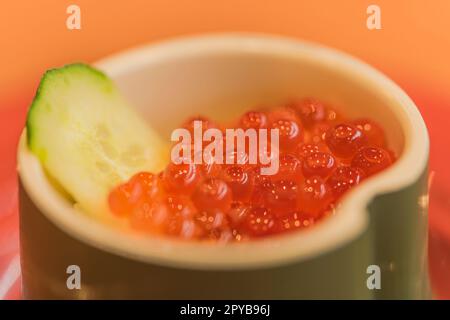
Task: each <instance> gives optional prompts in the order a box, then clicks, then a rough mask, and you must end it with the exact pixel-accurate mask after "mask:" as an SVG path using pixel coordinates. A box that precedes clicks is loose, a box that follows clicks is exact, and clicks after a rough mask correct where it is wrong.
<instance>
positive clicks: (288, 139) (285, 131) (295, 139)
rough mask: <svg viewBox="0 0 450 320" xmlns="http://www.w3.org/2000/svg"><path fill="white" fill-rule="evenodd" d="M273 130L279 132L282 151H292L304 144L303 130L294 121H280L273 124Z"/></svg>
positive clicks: (271, 126)
mask: <svg viewBox="0 0 450 320" xmlns="http://www.w3.org/2000/svg"><path fill="white" fill-rule="evenodd" d="M270 128H271V129H278V130H279V137H280V140H279V142H280V150H282V151H291V150H293V149H295V147H296V146H297V145H298V144H299V143H301V142H302V128H301V127H300V124H299V123H298V122H297V121H295V120H292V119H278V120H275V121H274V122H272V123H271V125H270Z"/></svg>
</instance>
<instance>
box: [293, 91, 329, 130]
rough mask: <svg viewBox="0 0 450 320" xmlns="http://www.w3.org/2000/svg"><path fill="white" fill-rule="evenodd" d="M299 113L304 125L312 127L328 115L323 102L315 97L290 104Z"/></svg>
mask: <svg viewBox="0 0 450 320" xmlns="http://www.w3.org/2000/svg"><path fill="white" fill-rule="evenodd" d="M290 106H291V107H292V108H293V109H294V110H295V111H297V114H298V115H299V117H300V119H301V121H302V124H303V126H305V127H306V128H311V127H312V126H313V125H314V124H316V123H318V122H321V121H323V120H324V119H325V117H326V109H325V106H324V105H323V103H322V102H320V101H318V100H315V99H311V98H308V99H304V100H301V101H299V102H294V103H292V104H291V105H290Z"/></svg>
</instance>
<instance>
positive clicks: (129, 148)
mask: <svg viewBox="0 0 450 320" xmlns="http://www.w3.org/2000/svg"><path fill="white" fill-rule="evenodd" d="M26 132H27V143H28V149H29V150H30V151H31V152H32V153H33V154H34V155H35V156H36V157H37V158H38V160H39V161H40V163H41V165H42V167H43V169H44V170H45V173H46V174H47V175H48V176H49V177H50V178H52V179H53V180H54V181H55V182H56V183H58V184H59V185H60V186H61V187H62V189H63V190H64V191H65V192H66V193H67V194H68V195H70V197H71V198H72V199H73V200H74V203H76V204H78V205H79V207H80V208H81V209H82V211H84V212H86V213H88V214H90V215H96V216H102V217H108V215H107V214H105V213H106V212H107V211H109V209H108V204H107V197H108V194H109V191H110V190H111V189H112V188H113V187H114V186H116V185H117V184H119V183H121V182H123V181H126V180H127V179H129V178H130V177H131V176H132V175H133V174H135V173H137V172H140V171H147V172H159V171H161V170H162V169H163V168H164V167H165V165H166V163H167V159H166V157H165V155H166V154H168V152H167V151H168V150H167V147H168V145H166V143H164V142H163V141H162V140H161V138H160V137H159V136H158V134H157V133H156V132H155V131H154V130H153V129H152V128H151V127H149V126H148V124H147V123H146V122H145V120H144V119H143V118H142V117H141V115H139V114H138V112H136V110H134V108H133V107H131V106H130V105H129V104H128V102H127V101H126V100H125V98H124V97H123V96H122V95H121V93H120V91H119V89H118V88H117V87H116V85H115V83H114V82H113V81H112V80H111V79H110V78H109V77H108V76H107V75H105V74H104V73H102V72H101V71H98V70H96V69H94V68H92V67H91V66H89V65H86V64H82V63H76V64H70V65H66V66H64V67H61V68H58V69H51V70H49V71H47V72H46V73H45V74H44V75H43V77H42V79H41V83H40V85H39V87H38V89H37V92H36V95H35V98H34V100H33V102H32V104H31V106H30V108H29V111H28V115H27V120H26Z"/></svg>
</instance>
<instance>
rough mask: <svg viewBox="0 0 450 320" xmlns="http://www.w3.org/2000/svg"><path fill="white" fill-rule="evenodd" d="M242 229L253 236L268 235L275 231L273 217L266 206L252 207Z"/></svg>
mask: <svg viewBox="0 0 450 320" xmlns="http://www.w3.org/2000/svg"><path fill="white" fill-rule="evenodd" d="M242 230H243V232H245V233H248V234H249V235H250V236H253V237H261V236H265V235H269V234H271V233H273V232H274V231H275V217H274V216H273V214H272V213H271V212H270V210H269V209H267V208H264V207H255V208H252V209H251V210H250V212H249V214H248V215H247V216H246V218H245V220H244V222H243V225H242Z"/></svg>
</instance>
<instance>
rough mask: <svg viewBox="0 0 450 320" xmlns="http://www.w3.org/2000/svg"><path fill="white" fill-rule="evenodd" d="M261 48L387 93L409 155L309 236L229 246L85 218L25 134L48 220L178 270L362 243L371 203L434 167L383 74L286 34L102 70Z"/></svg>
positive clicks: (28, 167)
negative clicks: (44, 166)
mask: <svg viewBox="0 0 450 320" xmlns="http://www.w3.org/2000/svg"><path fill="white" fill-rule="evenodd" d="M261 50H264V52H265V53H267V52H269V53H270V54H274V55H281V56H285V57H286V58H287V57H290V58H292V57H297V58H300V57H302V58H303V59H305V58H308V59H313V60H314V61H316V62H320V63H323V64H327V66H328V67H330V68H339V69H342V70H345V72H348V73H350V74H351V75H352V76H355V77H359V78H360V79H361V81H366V82H367V84H368V85H369V84H370V85H371V86H373V89H374V90H375V89H376V90H378V91H379V92H380V93H381V94H385V95H386V97H388V98H389V99H391V100H392V101H393V103H392V105H395V107H394V108H393V111H394V114H395V115H396V117H397V118H398V121H399V123H400V124H401V126H402V131H403V134H404V138H405V142H404V149H403V153H402V155H401V156H400V157H399V159H398V160H397V161H396V162H395V163H394V164H393V165H392V166H391V167H389V168H388V169H387V170H385V171H383V172H381V173H380V174H378V175H377V176H375V177H373V178H371V179H368V180H367V181H365V183H364V184H361V185H360V186H358V188H355V189H353V190H352V191H351V192H349V193H348V194H347V195H346V196H345V197H344V198H343V199H342V201H341V204H340V208H339V214H336V215H334V216H331V217H329V218H327V219H324V221H322V222H321V223H319V224H317V225H316V226H314V227H313V228H310V229H307V230H304V231H302V232H296V233H295V232H294V233H291V234H286V235H281V236H276V237H269V238H266V239H262V240H259V241H249V242H245V243H237V244H234V243H233V244H226V245H222V244H210V243H196V242H186V241H178V240H172V239H160V238H154V237H142V236H138V235H137V234H129V233H125V232H118V231H117V230H114V229H113V228H111V227H110V226H106V225H103V224H102V223H101V222H99V221H95V220H94V219H92V218H90V217H88V216H87V215H84V214H80V212H79V211H78V210H77V209H76V208H74V207H73V206H71V205H70V204H69V203H68V202H67V201H66V200H65V199H64V198H63V197H62V196H61V195H60V194H59V193H58V191H57V190H56V189H55V188H54V187H53V186H52V185H51V183H50V182H49V180H48V179H47V178H46V176H45V173H44V171H43V169H42V167H41V165H40V163H39V161H38V160H37V158H36V157H35V156H34V155H33V154H31V152H30V151H29V150H28V148H27V143H26V132H25V130H26V129H24V131H23V132H22V136H21V139H20V142H19V147H18V173H19V177H20V181H21V183H22V185H23V187H24V190H25V192H26V193H27V194H28V196H29V199H30V200H31V201H33V203H34V204H35V205H36V207H37V208H38V209H39V210H40V212H41V213H42V214H43V215H44V216H45V217H46V218H47V219H49V220H50V221H51V222H53V223H54V224H55V225H57V226H58V227H59V228H60V229H62V230H63V231H64V232H66V233H67V234H69V235H70V236H72V237H73V238H75V239H78V240H80V241H82V242H83V243H85V244H86V245H91V246H94V247H96V248H97V249H100V250H104V251H107V252H109V253H112V254H116V255H119V256H122V257H127V258H130V259H133V260H137V261H141V262H145V263H151V264H157V265H163V266H170V267H177V268H189V269H216V270H227V269H228V270H229V269H249V268H267V267H271V266H276V265H280V264H284V263H289V262H292V261H302V260H305V259H311V258H313V257H316V256H319V255H323V254H325V253H327V252H329V251H331V250H335V249H337V248H339V247H341V246H344V245H346V244H348V243H349V242H351V241H352V240H354V239H356V238H357V237H358V236H360V235H361V234H362V233H363V231H364V230H365V229H366V228H367V227H368V224H369V217H368V213H367V210H366V208H367V205H368V204H369V202H370V201H371V200H372V199H373V198H374V197H375V196H377V195H379V194H384V193H390V192H394V191H396V190H399V189H402V188H404V187H406V186H408V185H411V184H413V183H414V182H415V181H417V180H418V179H419V178H420V176H421V174H422V173H423V172H424V170H426V167H427V163H428V153H429V140H428V133H427V129H426V126H425V123H424V121H423V119H422V117H421V115H420V113H419V111H418V110H417V107H416V106H415V104H414V102H413V101H412V100H411V99H410V98H409V97H408V96H407V95H406V93H405V92H403V90H402V89H401V88H400V87H399V86H397V85H396V84H395V83H394V82H393V81H392V80H390V79H389V78H387V77H386V76H385V75H383V74H382V73H380V72H379V71H377V70H376V69H374V68H372V67H371V66H369V65H367V64H365V63H363V62H361V61H360V60H358V59H356V58H354V57H352V56H350V55H348V54H345V53H342V52H339V51H337V50H335V49H331V48H327V47H325V46H322V45H318V44H313V43H310V42H305V41H300V40H298V39H290V38H284V37H280V36H268V35H261V34H241V33H239V34H235V33H233V34H213V35H203V36H194V37H192V36H191V37H183V38H181V39H175V40H169V41H164V42H162V43H158V44H148V45H144V46H140V47H136V48H134V49H130V50H126V51H123V52H121V53H118V54H114V55H112V56H109V57H107V58H105V59H102V60H100V61H98V62H97V63H95V66H96V67H98V68H99V69H101V70H103V71H104V72H105V73H106V74H108V75H109V76H111V77H112V78H113V79H114V78H115V77H117V76H119V75H120V74H121V73H123V72H127V71H129V70H133V69H136V68H139V66H141V65H142V64H143V63H144V64H148V63H161V62H162V61H165V60H167V59H177V58H180V57H184V58H185V57H186V56H190V55H193V56H195V55H198V54H206V53H207V54H214V53H220V52H223V51H230V52H247V53H257V52H260V51H261ZM21 214H22V213H21ZM218 247H220V249H219V250H218Z"/></svg>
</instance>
